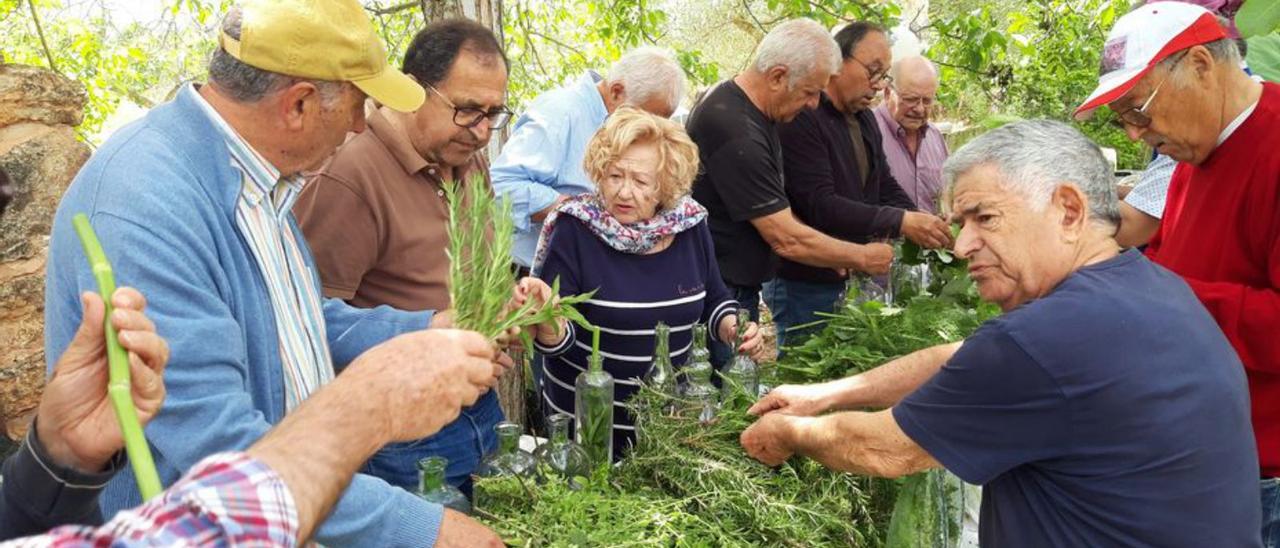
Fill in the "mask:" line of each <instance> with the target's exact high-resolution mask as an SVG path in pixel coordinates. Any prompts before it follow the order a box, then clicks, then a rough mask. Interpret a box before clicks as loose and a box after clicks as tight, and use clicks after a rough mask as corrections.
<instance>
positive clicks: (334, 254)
mask: <svg viewBox="0 0 1280 548" xmlns="http://www.w3.org/2000/svg"><path fill="white" fill-rule="evenodd" d="M403 70H404V72H405V73H406V74H408V75H410V76H412V77H413V78H415V79H417V80H418V82H419V83H421V84H423V87H424V88H426V90H427V101H426V102H425V103H424V104H423V105H422V107H421V108H420V109H418V111H417V112H414V113H408V114H402V113H396V112H393V111H391V110H389V109H387V108H378V109H377V110H376V111H375V112H373V113H372V114H370V115H369V116H368V118H367V120H368V131H366V132H364V133H361V134H358V135H355V136H353V137H351V138H350V139H349V140H348V141H347V143H346V144H344V145H343V146H342V147H341V148H339V149H338V152H337V153H336V154H335V155H334V157H333V159H332V160H331V161H330V162H329V164H328V165H327V166H325V168H324V169H323V170H322V171H321V172H320V173H319V174H317V175H315V176H314V177H313V178H312V179H311V181H310V182H309V183H308V184H307V187H306V189H305V190H303V192H302V195H301V196H300V197H299V198H298V202H297V205H296V206H294V213H295V214H296V215H297V217H298V221H299V223H300V224H301V226H302V231H303V233H304V234H305V235H306V238H307V243H308V244H309V245H310V247H311V251H312V253H313V254H314V256H315V262H316V265H317V267H318V268H319V270H320V279H321V282H322V283H323V285H324V293H325V295H327V296H330V297H337V298H340V299H343V300H346V301H347V302H350V303H351V304H353V305H356V306H360V307H375V306H380V305H390V306H393V307H395V308H400V309H403V310H437V311H442V310H446V309H448V308H449V290H448V272H449V260H448V257H447V255H446V254H445V249H446V248H447V245H448V238H449V236H448V228H447V227H448V219H449V217H448V205H447V203H446V200H445V192H444V184H445V183H446V182H450V181H460V182H463V183H466V182H468V181H469V180H470V179H471V177H472V175H474V174H479V175H481V176H482V177H483V179H484V184H486V185H487V184H488V168H487V161H486V159H485V158H484V156H483V150H484V147H485V145H487V144H488V142H489V137H490V135H491V132H492V131H493V130H496V129H501V128H502V126H503V125H505V124H506V123H507V120H508V119H509V118H510V111H508V110H507V109H506V107H505V106H504V102H505V100H506V90H507V60H506V56H505V54H504V53H503V52H502V48H501V46H500V45H499V44H498V41H497V39H495V38H494V36H493V34H492V33H491V32H490V31H489V30H488V29H487V28H485V27H483V26H481V25H479V24H477V23H475V22H473V21H469V20H466V19H452V20H445V21H440V22H436V23H433V24H432V25H430V26H428V27H427V28H425V29H423V30H422V31H421V32H419V33H418V35H417V36H416V37H415V38H414V40H413V42H412V43H411V44H410V45H409V49H408V51H407V52H406V53H405V59H404V67H403ZM442 322H447V319H446V318H445V317H444V315H442V314H438V315H436V316H435V317H433V318H432V325H433V326H441V324H442ZM405 412H413V411H412V410H405ZM502 419H503V416H502V410H501V409H500V408H499V406H498V400H497V397H496V396H495V395H494V394H493V392H490V393H489V394H487V395H485V396H484V397H482V398H481V399H480V401H478V402H476V404H475V405H474V406H472V407H469V408H466V409H463V411H462V415H461V416H459V417H458V419H457V420H455V421H454V422H453V423H451V424H450V425H448V426H446V427H445V428H444V429H442V430H441V431H440V432H439V433H437V434H436V435H434V436H432V437H430V438H427V439H425V440H419V441H415V442H410V443H407V444H393V445H389V446H387V447H386V448H384V449H383V450H382V451H381V452H379V453H378V455H375V456H374V458H373V459H371V460H370V461H369V463H368V464H366V465H365V469H364V471H365V472H366V473H369V474H372V475H375V476H378V477H381V478H383V479H385V480H387V482H389V483H391V484H393V485H399V486H401V487H404V488H406V489H414V488H416V487H417V466H416V465H417V462H418V460H420V459H422V458H425V457H427V456H431V455H439V456H443V457H446V458H448V459H449V467H448V470H447V476H448V479H449V482H450V483H452V484H454V485H455V486H458V487H460V488H462V489H463V491H465V492H468V494H469V491H470V481H469V477H470V473H471V472H472V471H474V470H475V468H476V467H477V466H478V465H479V463H480V459H481V457H482V456H483V455H484V454H485V452H486V451H487V450H489V449H492V448H493V447H494V445H495V444H496V439H495V434H494V431H493V425H495V424H497V423H498V422H499V421H501V420H502Z"/></svg>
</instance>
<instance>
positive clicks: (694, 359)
mask: <svg viewBox="0 0 1280 548" xmlns="http://www.w3.org/2000/svg"><path fill="white" fill-rule="evenodd" d="M711 372H712V367H711V351H710V350H708V349H707V326H705V325H702V324H698V325H695V326H693V349H692V350H690V354H689V361H688V362H687V363H686V364H685V366H684V385H683V387H682V388H681V391H680V399H681V400H683V407H684V409H683V411H684V413H686V414H696V415H697V417H698V420H699V421H701V422H704V423H706V422H710V421H711V420H712V419H714V418H715V416H716V407H717V406H719V398H718V396H719V395H720V392H719V391H718V390H716V387H715V385H713V384H711Z"/></svg>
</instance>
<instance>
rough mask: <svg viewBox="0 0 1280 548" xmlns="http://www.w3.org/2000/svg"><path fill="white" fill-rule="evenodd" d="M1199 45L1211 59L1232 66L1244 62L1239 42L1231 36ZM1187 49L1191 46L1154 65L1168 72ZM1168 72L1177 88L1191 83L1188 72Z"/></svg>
mask: <svg viewBox="0 0 1280 548" xmlns="http://www.w3.org/2000/svg"><path fill="white" fill-rule="evenodd" d="M1200 45H1201V46H1204V48H1205V49H1207V50H1209V55H1212V56H1213V60H1214V61H1217V62H1219V63H1223V64H1227V65H1230V66H1233V67H1238V66H1240V65H1241V64H1242V63H1243V62H1244V57H1243V56H1242V55H1241V54H1240V44H1239V43H1238V42H1236V41H1235V40H1233V39H1231V38H1223V39H1221V40H1214V41H1212V42H1206V43H1204V44H1200ZM1192 47H1195V46H1192ZM1189 49H1191V48H1187V49H1184V50H1182V52H1179V53H1175V54H1173V55H1170V56H1168V57H1165V58H1164V59H1163V60H1161V61H1160V63H1158V64H1157V65H1156V66H1158V67H1160V68H1162V69H1164V71H1165V72H1166V73H1168V71H1173V70H1175V69H1176V68H1177V67H1175V66H1173V65H1174V63H1177V62H1179V61H1181V60H1182V58H1183V57H1185V56H1186V53H1184V52H1186V51H1187V50H1189ZM1169 74H1170V78H1169V79H1170V80H1172V81H1173V84H1174V85H1176V86H1178V87H1179V88H1186V87H1187V86H1188V85H1190V84H1191V73H1190V72H1186V71H1175V72H1172V73H1169Z"/></svg>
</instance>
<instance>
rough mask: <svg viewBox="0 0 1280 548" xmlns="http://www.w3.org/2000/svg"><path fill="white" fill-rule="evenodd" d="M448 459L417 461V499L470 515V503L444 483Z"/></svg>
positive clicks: (434, 457)
mask: <svg viewBox="0 0 1280 548" xmlns="http://www.w3.org/2000/svg"><path fill="white" fill-rule="evenodd" d="M448 467H449V459H446V458H444V457H440V456H430V457H427V458H425V459H422V460H420V461H418V493H417V494H418V497H419V498H421V499H423V500H425V501H427V502H434V503H436V504H439V505H441V506H444V507H445V508H452V509H454V510H457V511H459V512H462V513H464V514H470V513H471V501H470V500H467V496H466V495H464V494H462V491H459V490H458V488H457V487H454V486H452V485H449V484H448V483H447V482H445V470H446V469H447V468H448Z"/></svg>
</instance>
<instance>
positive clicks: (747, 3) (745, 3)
mask: <svg viewBox="0 0 1280 548" xmlns="http://www.w3.org/2000/svg"><path fill="white" fill-rule="evenodd" d="M742 7H743V9H745V10H747V15H748V16H750V17H751V21H752V22H754V23H755V24H756V28H758V29H760V33H761V34H766V33H768V32H769V31H768V30H767V29H765V28H764V25H761V24H760V19H758V18H756V14H755V13H754V12H752V11H751V0H742Z"/></svg>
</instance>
